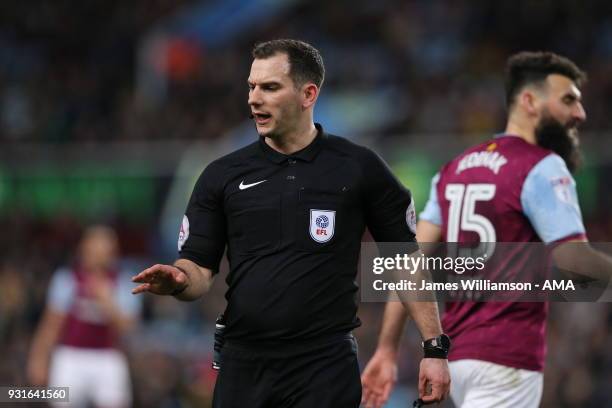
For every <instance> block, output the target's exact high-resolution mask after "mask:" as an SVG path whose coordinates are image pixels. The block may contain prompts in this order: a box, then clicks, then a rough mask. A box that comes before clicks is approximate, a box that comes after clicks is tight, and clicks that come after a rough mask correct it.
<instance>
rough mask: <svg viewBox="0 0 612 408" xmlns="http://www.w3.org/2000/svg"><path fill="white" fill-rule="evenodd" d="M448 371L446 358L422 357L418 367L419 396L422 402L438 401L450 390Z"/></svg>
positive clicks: (445, 396)
mask: <svg viewBox="0 0 612 408" xmlns="http://www.w3.org/2000/svg"><path fill="white" fill-rule="evenodd" d="M450 383H451V378H450V372H449V370H448V360H445V359H441V358H424V359H423V360H421V365H420V367H419V398H421V400H422V401H423V403H424V404H431V403H433V402H440V401H442V400H444V399H446V398H447V397H448V394H449V392H450Z"/></svg>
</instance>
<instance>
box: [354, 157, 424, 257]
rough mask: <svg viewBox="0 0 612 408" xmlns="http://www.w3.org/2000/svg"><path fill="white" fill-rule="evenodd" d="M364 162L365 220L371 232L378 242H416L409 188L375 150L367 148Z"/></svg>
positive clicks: (414, 217)
mask: <svg viewBox="0 0 612 408" xmlns="http://www.w3.org/2000/svg"><path fill="white" fill-rule="evenodd" d="M365 165H366V167H365V169H364V170H363V173H364V178H365V182H364V185H365V188H364V190H365V191H364V200H365V213H366V224H367V226H368V228H369V230H370V232H371V233H372V236H373V237H374V239H375V240H376V241H378V242H416V215H415V213H414V203H413V201H412V195H411V194H410V191H408V190H407V189H406V188H405V187H404V186H403V185H402V184H401V183H400V181H399V180H398V179H397V178H396V177H395V176H394V175H393V173H392V172H391V170H390V169H389V167H388V166H387V164H386V163H385V162H384V161H383V160H382V159H381V158H380V157H379V156H378V155H376V154H375V153H373V152H371V151H368V152H367V159H366V160H365ZM416 249H417V248H416V246H415V250H416Z"/></svg>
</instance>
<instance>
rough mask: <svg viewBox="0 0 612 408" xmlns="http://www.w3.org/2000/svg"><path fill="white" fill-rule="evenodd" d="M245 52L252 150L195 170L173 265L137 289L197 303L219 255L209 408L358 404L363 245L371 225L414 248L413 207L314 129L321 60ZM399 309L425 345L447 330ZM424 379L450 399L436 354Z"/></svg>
mask: <svg viewBox="0 0 612 408" xmlns="http://www.w3.org/2000/svg"><path fill="white" fill-rule="evenodd" d="M252 54H253V59H254V60H253V64H252V66H251V72H250V76H249V79H248V85H249V99H248V103H249V106H250V108H251V117H252V118H253V120H254V122H255V125H256V128H257V132H258V134H259V140H258V141H256V142H254V143H253V144H251V145H249V146H246V147H245V148H242V149H240V150H237V151H236V152H234V153H231V154H229V155H227V156H224V157H222V158H220V159H218V160H216V161H214V162H213V163H211V164H210V165H209V166H208V167H207V168H206V169H205V170H204V172H203V173H202V175H201V176H200V178H199V180H198V181H197V183H196V186H195V188H194V191H193V193H192V196H191V199H190V201H189V204H188V206H187V211H186V214H185V216H184V218H183V223H182V227H181V233H180V235H179V250H180V258H179V259H178V260H177V261H176V262H175V263H174V265H172V266H170V265H154V266H152V267H150V268H148V269H146V270H144V271H142V272H141V273H139V274H138V275H137V276H135V277H134V278H133V280H134V281H135V282H138V283H140V284H141V285H139V286H138V287H137V288H136V289H134V291H133V293H141V292H151V293H154V294H158V295H172V296H175V297H176V298H177V299H180V300H194V299H197V298H199V297H200V296H202V295H203V294H204V293H206V291H207V290H208V289H209V288H210V286H211V283H212V281H213V279H214V276H215V274H216V273H217V271H218V268H219V263H220V260H221V257H222V256H223V252H224V250H225V247H226V246H227V257H228V260H229V264H230V272H229V275H228V277H227V284H228V287H229V288H228V290H227V293H226V295H225V296H226V298H227V308H226V310H225V313H224V316H225V321H226V322H225V324H226V328H225V344H224V346H223V349H222V352H221V370H220V372H219V376H218V378H217V384H216V387H215V394H214V402H213V405H214V407H221V408H228V407H241V408H242V407H247V406H248V407H250V408H258V407H262V408H263V407H296V408H311V407H315V406H317V407H328V408H343V407H346V408H349V407H351V408H352V407H358V406H359V404H360V400H361V383H360V378H359V366H358V362H357V345H356V343H355V339H354V338H353V336H352V335H351V330H352V329H354V328H356V327H358V326H359V325H360V321H359V319H358V318H357V316H356V312H357V304H356V292H357V285H356V283H355V278H356V274H357V262H358V259H359V250H360V243H361V237H362V235H363V232H364V230H365V228H366V227H368V228H369V230H370V232H371V233H372V236H373V237H374V238H375V239H376V240H377V241H379V242H383V241H393V242H415V234H414V226H413V225H408V223H407V221H406V214H407V211H408V209H409V208H410V207H411V206H412V198H411V195H410V192H409V191H407V190H406V189H405V188H403V187H402V185H401V184H400V183H399V182H398V180H397V179H396V178H395V177H394V176H393V175H392V174H391V172H390V171H389V169H388V168H387V166H386V165H385V163H384V162H383V161H382V160H381V159H380V158H379V157H378V156H377V155H376V154H374V153H373V152H372V151H370V150H368V149H366V148H364V147H361V146H358V145H355V144H353V143H351V142H349V141H347V140H345V139H343V138H340V137H337V136H332V135H329V134H327V133H326V132H325V131H324V130H323V128H322V127H321V125H319V124H315V123H314V122H313V108H314V105H315V102H316V100H317V97H318V96H319V91H320V88H321V85H322V84H323V79H324V74H325V69H324V67H323V60H322V58H321V55H320V53H319V52H318V50H316V49H315V48H313V47H312V46H311V45H309V44H306V43H304V42H301V41H296V40H273V41H269V42H264V43H259V44H257V45H256V46H255V48H254V49H253V52H252ZM414 248H415V250H416V249H417V246H416V243H415V244H414ZM406 307H407V308H408V310H409V311H410V313H411V315H412V317H413V318H414V320H415V322H416V324H417V326H418V328H419V330H420V332H421V335H422V336H423V338H424V339H430V338H434V337H436V336H439V335H440V334H441V333H442V331H441V327H440V322H439V318H438V310H437V306H436V304H435V303H433V302H431V303H429V302H421V303H407V304H406ZM420 378H421V380H420V382H421V383H422V384H421V385H422V387H420V389H421V390H424V389H425V384H427V383H428V384H429V385H430V387H429V388H431V389H432V395H431V396H430V398H433V400H441V399H443V398H444V397H445V396H446V394H447V393H448V385H449V381H450V380H449V375H448V367H447V364H446V360H445V359H444V358H425V359H423V361H422V362H421V376H420ZM423 394H424V391H423V392H422V396H423Z"/></svg>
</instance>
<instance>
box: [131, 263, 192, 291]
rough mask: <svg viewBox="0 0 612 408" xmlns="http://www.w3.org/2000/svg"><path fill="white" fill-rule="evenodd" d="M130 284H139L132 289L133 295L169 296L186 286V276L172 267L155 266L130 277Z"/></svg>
mask: <svg viewBox="0 0 612 408" xmlns="http://www.w3.org/2000/svg"><path fill="white" fill-rule="evenodd" d="M132 282H136V283H140V284H141V285H138V286H136V287H135V288H134V289H132V294H134V295H136V294H139V293H143V292H151V293H153V294H156V295H170V294H172V293H174V292H176V291H177V290H180V289H182V288H184V287H185V286H186V285H187V276H186V275H185V273H183V271H181V270H180V269H178V268H176V267H174V266H172V265H162V264H156V265H153V266H151V267H150V268H147V269H145V270H144V271H142V272H140V273H139V274H138V275H136V276H134V277H132Z"/></svg>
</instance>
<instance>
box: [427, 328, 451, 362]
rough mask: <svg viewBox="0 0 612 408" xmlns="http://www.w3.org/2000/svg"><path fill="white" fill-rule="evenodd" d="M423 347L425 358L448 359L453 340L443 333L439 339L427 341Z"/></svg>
mask: <svg viewBox="0 0 612 408" xmlns="http://www.w3.org/2000/svg"><path fill="white" fill-rule="evenodd" d="M422 345H423V353H424V355H425V356H424V357H425V358H448V352H449V350H450V347H451V339H450V337H448V336H447V335H446V334H444V333H443V334H441V335H439V336H438V337H434V338H432V339H429V340H425V341H424V342H423V343H422Z"/></svg>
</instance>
